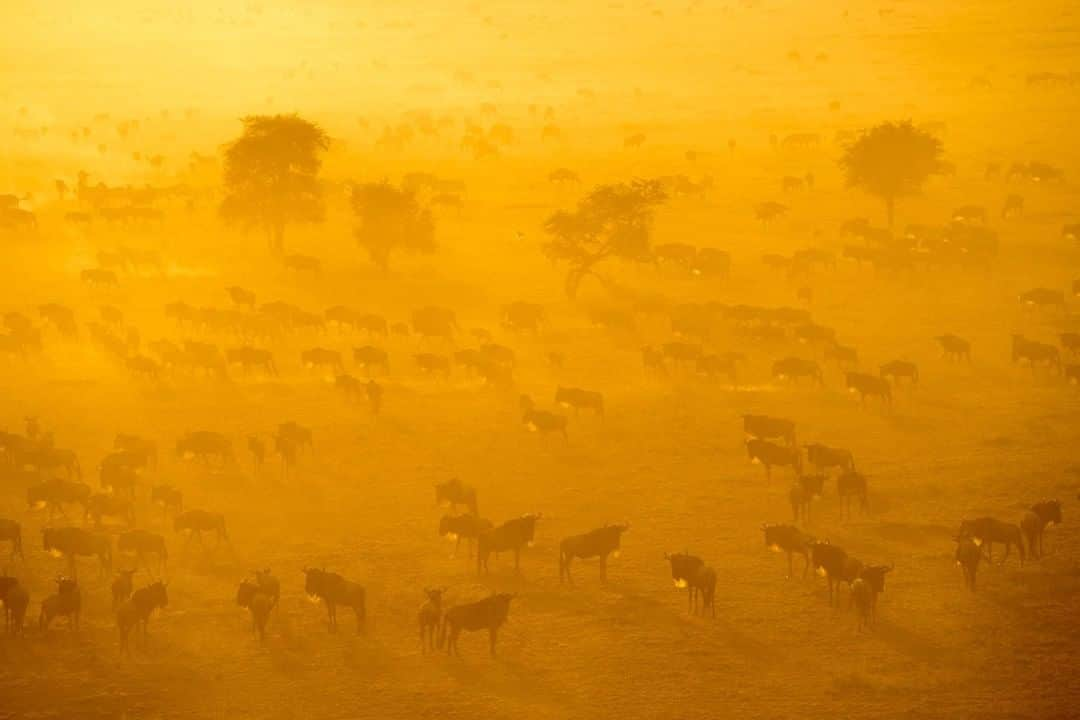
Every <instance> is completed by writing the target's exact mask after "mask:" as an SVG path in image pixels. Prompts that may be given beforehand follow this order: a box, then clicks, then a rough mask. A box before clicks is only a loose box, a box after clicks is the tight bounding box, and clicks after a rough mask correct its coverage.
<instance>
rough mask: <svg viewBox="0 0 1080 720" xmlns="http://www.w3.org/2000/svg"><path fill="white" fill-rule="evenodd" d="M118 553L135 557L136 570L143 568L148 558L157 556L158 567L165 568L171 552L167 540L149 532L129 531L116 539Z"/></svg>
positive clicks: (140, 530)
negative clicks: (166, 543) (166, 544)
mask: <svg viewBox="0 0 1080 720" xmlns="http://www.w3.org/2000/svg"><path fill="white" fill-rule="evenodd" d="M116 551H117V552H118V553H124V554H128V555H134V556H135V567H136V569H137V568H139V567H142V566H143V564H144V563H145V562H146V559H147V556H149V555H156V556H157V563H158V567H159V568H161V569H164V568H165V565H166V563H168V561H169V550H168V548H167V547H166V546H165V538H163V537H162V536H161V535H158V534H157V533H152V532H150V531H149V530H142V529H139V530H128V531H127V532H123V533H120V535H118V536H117V538H116Z"/></svg>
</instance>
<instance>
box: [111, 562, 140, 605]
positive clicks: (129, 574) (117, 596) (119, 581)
mask: <svg viewBox="0 0 1080 720" xmlns="http://www.w3.org/2000/svg"><path fill="white" fill-rule="evenodd" d="M133 577H135V570H121V571H119V572H118V573H116V577H115V578H114V579H113V581H112V588H111V589H112V609H113V611H115V610H116V609H117V608H118V607H120V603H122V602H124V601H125V600H127V599H128V598H129V597H131V591H132V590H134V589H135V586H134V585H133V584H132V578H133Z"/></svg>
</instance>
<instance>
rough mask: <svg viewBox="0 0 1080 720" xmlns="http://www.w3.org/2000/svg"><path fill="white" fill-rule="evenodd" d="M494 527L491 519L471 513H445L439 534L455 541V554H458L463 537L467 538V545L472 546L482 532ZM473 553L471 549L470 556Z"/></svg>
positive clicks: (440, 523) (441, 520)
mask: <svg viewBox="0 0 1080 720" xmlns="http://www.w3.org/2000/svg"><path fill="white" fill-rule="evenodd" d="M492 527H493V525H492V523H491V521H490V520H485V519H484V518H481V517H477V516H476V515H473V514H471V513H465V514H464V515H444V516H443V517H442V519H440V520H439V535H441V536H443V537H445V538H446V539H447V540H452V541H454V543H455V544H454V554H455V555H456V554H457V551H458V550H459V549H460V548H461V540H462V538H464V539H465V542H466V544H467V546H468V547H469V548H471V547H472V542H473V541H474V540H476V539H477V538H479V537H480V535H481V534H483V533H485V532H487V531H489V530H491V528H492ZM471 553H472V551H471V549H470V556H471Z"/></svg>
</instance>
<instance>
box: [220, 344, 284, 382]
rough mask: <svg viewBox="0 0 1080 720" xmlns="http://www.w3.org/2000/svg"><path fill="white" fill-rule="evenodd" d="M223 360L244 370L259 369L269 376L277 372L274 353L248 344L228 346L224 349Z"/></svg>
mask: <svg viewBox="0 0 1080 720" xmlns="http://www.w3.org/2000/svg"><path fill="white" fill-rule="evenodd" d="M225 362H227V363H228V364H229V365H239V366H240V368H241V370H243V371H244V372H251V371H253V370H261V371H262V372H265V373H266V374H267V375H271V376H276V375H277V374H278V371H277V365H276V364H275V363H274V354H273V353H272V352H270V351H269V350H264V349H262V348H256V347H250V346H244V347H238V348H229V349H228V350H226V351H225Z"/></svg>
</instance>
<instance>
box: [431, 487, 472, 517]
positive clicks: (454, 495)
mask: <svg viewBox="0 0 1080 720" xmlns="http://www.w3.org/2000/svg"><path fill="white" fill-rule="evenodd" d="M435 504H436V505H441V504H446V505H449V506H450V507H451V508H453V507H456V506H458V505H464V506H465V507H466V508H468V509H469V512H471V513H472V514H473V515H476V514H477V513H478V512H479V510H478V509H477V502H476V488H474V487H473V486H471V485H466V484H465V483H463V482H461V480H459V479H458V478H451V479H450V480H447V481H446V482H441V483H436V485H435Z"/></svg>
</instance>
